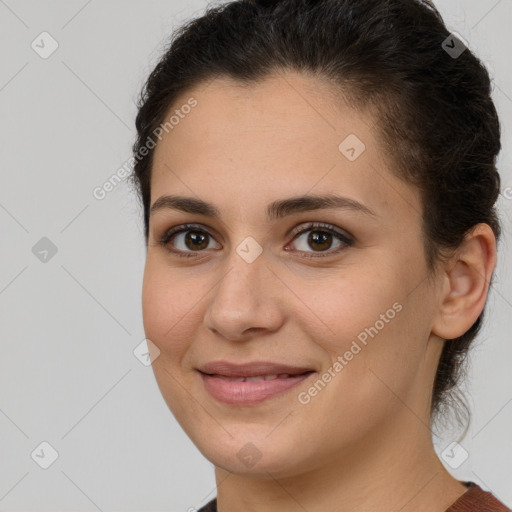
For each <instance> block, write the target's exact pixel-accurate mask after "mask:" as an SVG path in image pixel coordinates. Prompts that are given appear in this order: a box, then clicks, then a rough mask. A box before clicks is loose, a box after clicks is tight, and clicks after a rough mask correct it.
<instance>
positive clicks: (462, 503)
mask: <svg viewBox="0 0 512 512" xmlns="http://www.w3.org/2000/svg"><path fill="white" fill-rule="evenodd" d="M462 483H463V484H464V485H465V486H466V487H467V488H468V490H467V491H466V492H465V493H464V494H463V495H462V496H461V497H460V498H459V499H458V500H457V501H456V502H455V503H453V504H452V505H451V506H450V507H449V508H448V509H447V510H446V512H511V509H509V508H507V507H506V506H505V505H504V504H503V503H502V502H501V501H499V500H498V499H497V498H496V497H495V496H493V495H492V494H491V493H490V492H487V491H484V490H483V489H482V488H480V487H479V486H478V485H477V484H475V483H474V482H462ZM198 512H217V498H215V499H213V500H212V501H210V502H209V503H207V504H206V505H205V506H204V507H203V508H201V509H199V511H198Z"/></svg>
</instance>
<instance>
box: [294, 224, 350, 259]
mask: <svg viewBox="0 0 512 512" xmlns="http://www.w3.org/2000/svg"><path fill="white" fill-rule="evenodd" d="M306 235H307V236H306ZM292 243H293V244H295V250H298V251H301V252H304V253H305V255H306V256H307V257H316V256H329V255H332V254H335V253H338V252H340V251H342V250H343V249H346V248H347V247H349V246H350V245H352V244H353V243H354V241H353V239H352V238H351V237H350V236H349V235H348V234H347V235H346V234H344V233H343V232H340V231H338V230H337V229H336V228H335V227H334V226H331V225H330V224H323V223H321V224H314V223H313V224H309V225H307V226H305V227H302V229H301V230H300V229H299V230H296V235H295V237H294V239H293V242H292ZM330 249H332V250H330ZM315 253H318V254H316V255H315ZM321 253H325V254H321Z"/></svg>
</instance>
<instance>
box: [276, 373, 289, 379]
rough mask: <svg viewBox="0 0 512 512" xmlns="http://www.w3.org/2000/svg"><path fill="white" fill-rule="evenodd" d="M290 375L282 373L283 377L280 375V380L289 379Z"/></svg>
mask: <svg viewBox="0 0 512 512" xmlns="http://www.w3.org/2000/svg"><path fill="white" fill-rule="evenodd" d="M289 376H290V375H289V374H288V373H281V375H278V378H279V379H287V378H288V377H289Z"/></svg>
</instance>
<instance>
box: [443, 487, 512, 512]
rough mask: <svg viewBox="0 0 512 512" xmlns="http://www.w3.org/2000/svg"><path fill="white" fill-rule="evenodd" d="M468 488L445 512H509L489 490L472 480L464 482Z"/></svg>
mask: <svg viewBox="0 0 512 512" xmlns="http://www.w3.org/2000/svg"><path fill="white" fill-rule="evenodd" d="M464 484H465V485H466V487H467V488H468V490H467V491H466V492H465V493H464V494H463V495H462V496H461V497H460V498H459V499H458V500H457V501H456V502H455V503H453V504H452V505H451V506H450V508H449V509H447V510H446V512H511V510H510V509H509V508H508V507H506V506H505V505H504V504H503V503H502V502H501V501H499V500H498V499H497V498H496V497H495V496H494V495H493V494H491V493H490V492H487V491H484V490H483V489H482V488H481V487H479V486H478V485H477V484H475V483H474V482H464Z"/></svg>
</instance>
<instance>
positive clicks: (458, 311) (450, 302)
mask: <svg viewBox="0 0 512 512" xmlns="http://www.w3.org/2000/svg"><path fill="white" fill-rule="evenodd" d="M495 266H496V238H495V236H494V233H493V231H492V229H491V227H490V226H489V225H488V224H477V225H476V226H474V227H473V228H472V229H471V231H470V232H468V234H467V235H466V237H465V238H464V241H463V242H462V244H461V245H460V246H459V247H458V248H457V250H456V251H455V253H454V255H453V256H452V257H451V258H450V259H449V260H448V261H447V262H446V264H445V265H444V268H443V270H441V272H443V279H444V281H443V287H442V291H441V293H440V296H439V309H438V313H437V315H436V317H435V319H434V323H433V325H432V332H433V333H434V334H436V335H437V336H440V337H441V338H444V339H454V338H458V337H459V336H462V335H463V334H464V333H465V332H466V331H467V330H468V329H469V328H470V327H471V326H472V325H473V323H474V322H475V321H476V319H477V318H478V316H479V315H480V313H481V312H482V310H483V309H484V306H485V301H486V299H487V294H488V291H489V281H490V279H491V276H492V272H493V270H494V268H495Z"/></svg>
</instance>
